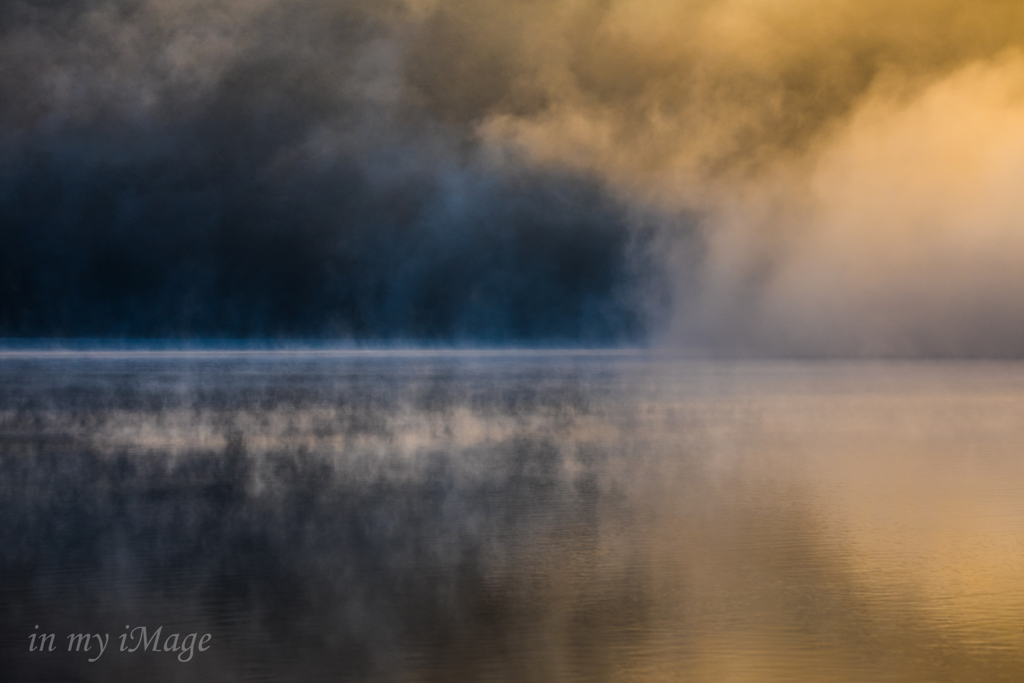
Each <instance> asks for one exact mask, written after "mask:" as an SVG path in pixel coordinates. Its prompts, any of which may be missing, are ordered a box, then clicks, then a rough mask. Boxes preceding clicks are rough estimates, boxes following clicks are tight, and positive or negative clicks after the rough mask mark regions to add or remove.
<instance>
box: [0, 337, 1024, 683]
mask: <svg viewBox="0 0 1024 683" xmlns="http://www.w3.org/2000/svg"><path fill="white" fill-rule="evenodd" d="M138 626H146V627H147V628H148V629H149V630H150V631H152V630H155V629H156V628H158V627H161V628H162V629H163V631H162V636H164V637H165V636H167V635H168V634H170V633H174V632H177V633H180V634H181V635H182V636H184V635H186V634H189V633H197V634H200V635H201V634H205V633H209V634H210V636H211V637H210V640H209V649H208V650H206V651H204V652H198V651H195V652H193V655H194V656H193V657H192V659H191V660H190V661H188V662H184V663H183V662H180V661H178V658H177V657H176V653H174V652H170V653H168V652H152V651H142V650H138V651H136V652H120V651H119V650H118V643H117V641H118V638H120V636H121V635H122V634H124V633H128V632H130V631H131V629H135V628H136V627H138ZM126 627H128V628H127V629H126ZM79 632H83V633H84V632H88V633H96V634H109V636H110V641H109V645H108V648H107V650H106V651H105V652H104V653H103V655H102V656H100V657H99V658H98V659H97V660H96V661H95V662H92V663H89V662H88V661H87V660H88V658H90V657H92V656H95V654H96V651H95V650H94V651H93V652H91V653H86V652H84V651H72V652H68V651H67V647H68V639H67V635H68V634H72V633H79ZM36 633H52V634H54V635H55V639H54V640H55V641H56V648H55V650H54V651H53V652H50V651H44V652H36V651H32V652H30V651H29V648H30V645H31V643H32V642H33V641H32V640H31V636H32V635H33V634H36ZM0 636H2V649H0V669H2V670H3V672H4V673H3V678H4V680H24V681H42V680H67V681H110V680H136V681H179V680H180V681H186V680H187V681H343V680H353V681H446V682H450V681H694V682H701V681H708V682H715V683H719V682H728V681H737V682H741V681H743V682H745V681H758V682H765V683H768V682H775V681H808V682H811V681H813V682H816V683H818V682H820V683H825V682H831V681H836V682H851V683H852V682H864V681H900V682H917V681H920V682H926V681H1021V680H1024V364H1013V363H981V362H979V363H965V362H945V363H924V362H916V363H909V362H908V363H899V362H891V363H889V362H887V363H871V362H849V363H833V362H805V363H797V362H743V363H734V362H730V363H725V362H696V361H680V360H677V359H672V358H666V357H659V356H651V355H643V354H634V353H604V354H602V353H511V352H504V353H481V352H476V353H474V352H463V353H440V352H438V353H427V352H421V353H414V352H404V353H365V352H364V353H354V352H350V353H345V352H337V353H333V352H320V353H298V352H296V353H255V352H254V353H236V352H223V353H222V352H209V353H202V352H192V353H167V352H165V353H145V352H133V353H114V352H111V353H94V354H64V355H59V354H53V353H30V352H26V353H12V352H6V353H3V354H0Z"/></svg>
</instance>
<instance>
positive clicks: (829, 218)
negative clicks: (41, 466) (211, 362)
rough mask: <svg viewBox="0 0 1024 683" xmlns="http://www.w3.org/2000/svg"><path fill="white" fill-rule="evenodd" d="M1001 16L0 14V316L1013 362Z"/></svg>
mask: <svg viewBox="0 0 1024 683" xmlns="http://www.w3.org/2000/svg"><path fill="white" fill-rule="evenodd" d="M1022 15H1024V10H1022V9H1021V8H1020V7H1019V6H1018V3H1014V2H1004V1H1001V0H980V1H975V2H969V3H968V2H958V1H953V0H949V1H942V2H934V1H931V0H928V1H926V0H919V1H918V0H912V1H908V2H900V3H888V2H881V1H877V2H876V1H874V0H870V1H868V2H863V1H861V2H853V1H852V0H850V1H847V0H837V1H835V2H828V3H821V2H812V1H811V0H787V1H785V2H762V1H759V0H701V1H696V0H695V1H691V2H674V1H669V0H613V1H611V2H596V1H591V0H557V1H554V2H530V1H526V0H521V1H516V2H507V1H505V0H501V1H499V0H482V1H480V2H472V3H468V2H458V1H456V0H432V1H427V0H423V1H412V0H406V1H404V2H400V1H398V0H392V1H390V2H384V3H381V2H362V1H361V0H345V1H344V2H326V1H321V0H304V1H302V2H281V1H279V0H260V1H259V2H230V1H228V0H221V1H220V2H212V3H211V2H202V3H199V2H192V1H190V0H133V1H130V2H129V1H127V0H125V1H122V2H105V3H99V2H88V1H85V0H81V1H70V0H69V1H64V2H47V3H42V2H30V1H29V0H15V1H13V2H9V3H5V4H4V8H3V9H2V10H0V58H2V62H3V64H4V70H3V73H2V74H0V211H2V212H3V216H4V218H5V220H4V222H3V223H4V226H5V227H4V228H3V230H4V232H3V233H2V239H3V242H4V246H5V249H4V254H5V256H4V257H2V258H3V259H4V261H3V267H4V272H5V277H4V279H3V280H2V281H0V331H2V332H3V333H4V334H15V335H39V334H44V335H46V334H55V333H56V334H89V335H99V336H105V335H110V334H114V335H117V334H121V335H138V334H142V335H171V336H177V335H184V336H196V335H198V336H203V335H209V334H226V335H229V336H234V335H250V334H256V335H264V336H282V335H284V336H289V335H292V336H294V335H310V334H312V335H335V336H338V335H340V336H347V337H355V338H362V339H366V338H371V339H372V338H382V337H395V336H399V337H406V338H410V337H411V338H429V339H449V340H450V339H477V340H479V339H486V340H490V341H500V340H508V339H519V340H524V339H552V338H555V339H563V340H564V339H581V338H583V339H590V340H601V341H609V340H622V339H634V340H635V339H639V338H644V337H645V336H646V337H647V338H650V339H653V340H654V341H655V342H661V343H666V344H671V345H682V346H685V347H691V348H697V349H704V350H714V351H717V352H726V353H752V354H810V355H821V354H826V355H827V354H844V355H847V354H853V355H856V354H870V355H879V354H881V355H885V354H897V355H913V354H925V355H985V356H988V355H993V356H1008V355H1016V354H1017V353H1019V349H1020V348H1021V342H1022V341H1024V316H1022V311H1021V308H1020V304H1019V302H1018V301H1019V297H1015V296H1014V295H1013V293H1014V292H1015V291H1016V290H1018V289H1019V288H1020V286H1021V284H1022V283H1021V281H1020V277H1021V276H1020V273H1021V272H1024V270H1022V268H1021V265H1022V264H1021V257H1020V256H1019V254H1021V253H1024V250H1022V249H1021V244H1020V241H1021V237H1020V232H1021V231H1020V225H1021V222H1022V219H1024V215H1022V208H1021V202H1020V200H1019V198H1018V194H1019V193H1017V192H1016V190H1015V188H1017V187H1018V186H1019V184H1020V183H1019V181H1020V177H1021V174H1022V168H1021V164H1020V162H1019V159H1020V158H1021V152H1022V149H1021V148H1022V146H1024V134H1022V133H1021V130H1022V119H1024V107H1022V99H1021V94H1022V88H1024V57H1022V56H1021V53H1020V50H1021V48H1022V47H1024V45H1022V40H1024V30H1022V29H1021V28H1020V27H1021V26H1024V16H1022Z"/></svg>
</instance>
